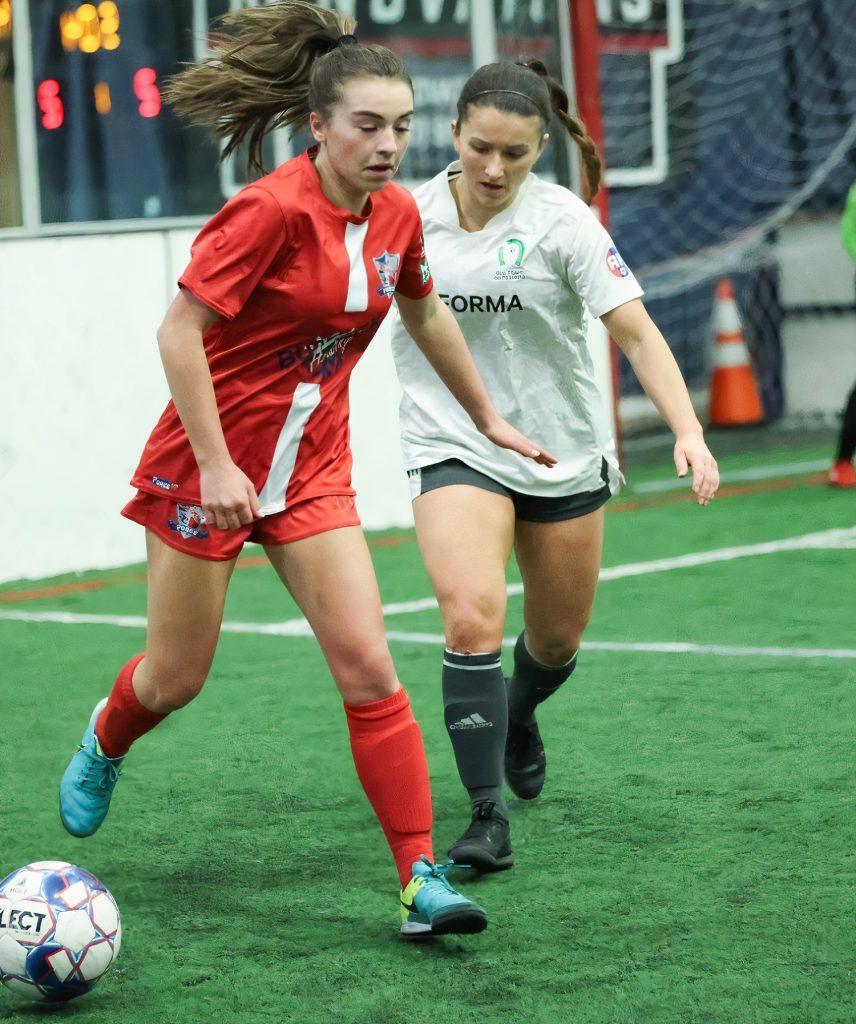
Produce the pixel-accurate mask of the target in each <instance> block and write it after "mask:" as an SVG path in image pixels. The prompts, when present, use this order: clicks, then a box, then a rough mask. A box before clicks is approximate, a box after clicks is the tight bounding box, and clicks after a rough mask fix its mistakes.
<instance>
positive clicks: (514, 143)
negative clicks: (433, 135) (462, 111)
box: [452, 106, 549, 213]
mask: <svg viewBox="0 0 856 1024" xmlns="http://www.w3.org/2000/svg"><path fill="white" fill-rule="evenodd" d="M541 125H542V122H541V118H540V117H539V116H538V115H537V114H533V115H532V116H531V117H523V116H522V115H520V114H509V113H506V112H504V111H501V110H497V109H496V108H495V107H472V106H471V107H469V108H468V112H467V119H466V121H463V122H462V123H461V124H460V126H457V125H456V122H454V121H453V122H452V141H453V143H454V146H455V149H456V150H457V151H458V155H459V156H460V159H461V170H462V174H461V177H460V178H458V179H457V180H458V188H459V189H460V187H461V185H463V187H464V189H465V190H466V193H467V197H468V198H469V199H470V200H471V201H474V202H475V203H476V204H477V205H479V206H481V207H484V208H486V209H487V210H490V211H491V212H492V213H499V211H500V210H503V209H505V207H506V206H509V205H510V204H511V203H512V202H514V197H515V196H516V195H517V192H518V189H519V188H520V186H521V184H522V183H523V181H524V180H525V178H526V175H527V174H529V172H530V171H531V170H532V168H533V167H534V165H535V162H536V161H537V159H538V157H539V156H540V155H541V153H542V152H543V151H544V145H545V143H546V141H547V139H548V138H549V136H548V135H547V134H546V133H545V132H543V131H542V127H541ZM456 127H459V129H460V130H459V131H457V132H456V131H455V129H456Z"/></svg>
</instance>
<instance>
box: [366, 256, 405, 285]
mask: <svg viewBox="0 0 856 1024" xmlns="http://www.w3.org/2000/svg"><path fill="white" fill-rule="evenodd" d="M372 263H374V265H375V270H376V271H377V276H378V277H379V278H380V288H378V290H377V293H378V295H386V296H390V295H392V293H393V292H394V291H395V282H396V280H397V279H398V268H399V267H400V266H401V256H400V255H399V254H398V253H397V252H387V251H386V249H384V251H383V252H382V253H381V254H380V256H372Z"/></svg>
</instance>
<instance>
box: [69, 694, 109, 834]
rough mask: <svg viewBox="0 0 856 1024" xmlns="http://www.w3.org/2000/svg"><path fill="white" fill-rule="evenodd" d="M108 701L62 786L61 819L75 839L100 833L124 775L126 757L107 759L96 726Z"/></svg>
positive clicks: (88, 729)
mask: <svg viewBox="0 0 856 1024" xmlns="http://www.w3.org/2000/svg"><path fill="white" fill-rule="evenodd" d="M106 703H107V698H106V697H105V698H104V700H102V701H99V703H98V704H97V705H96V706H95V710H94V711H93V712H92V716H91V718H90V719H89V725H88V726H87V727H86V732H85V733H84V734H83V739H82V740H81V741H80V747H79V748H78V750H77V753H76V754H75V755H74V757H73V758H72V759H71V761H70V763H69V765H68V768H66V770H65V775H63V777H62V782H61V783H60V784H59V816H60V818H62V823H63V825H64V826H65V828H66V831H67V832H70V833H71V834H72V835H73V836H80V837H81V838H82V837H83V836H91V835H92V833H93V832H97V831H98V828H99V826H100V825H101V822H102V821H104V819H105V818H106V817H107V812H108V811H109V810H110V798H111V797H112V796H113V790H114V789H115V787H116V783H117V782H118V781H119V776H120V775H121V774H122V773H121V772H120V771H119V767H120V765H121V764H122V762H123V761H124V760H125V759H124V757H114V758H110V757H106V756H105V755H104V754H102V753H101V748H100V747H99V745H98V740H97V739H96V738H95V723H96V721H97V720H98V716H99V715H100V714H101V711H102V710H103V708H104V706H105V705H106Z"/></svg>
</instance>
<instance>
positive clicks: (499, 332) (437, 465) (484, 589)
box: [393, 60, 719, 871]
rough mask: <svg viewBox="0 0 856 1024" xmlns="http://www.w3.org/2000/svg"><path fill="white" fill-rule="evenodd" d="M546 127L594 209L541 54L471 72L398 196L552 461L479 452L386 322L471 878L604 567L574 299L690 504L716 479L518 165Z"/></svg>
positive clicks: (685, 407)
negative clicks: (671, 462) (429, 152)
mask: <svg viewBox="0 0 856 1024" xmlns="http://www.w3.org/2000/svg"><path fill="white" fill-rule="evenodd" d="M551 121H552V122H555V123H557V124H558V125H559V126H560V127H561V128H562V129H564V130H565V131H567V132H568V134H569V135H570V136H571V138H572V139H573V140H574V142H575V143H576V145H577V147H578V148H579V151H580V155H581V159H582V164H583V167H584V170H585V186H586V187H585V191H586V193H587V198H588V200H589V201H590V200H591V198H592V197H593V196H594V195H595V193H596V192H597V189H598V186H599V184H600V176H601V166H600V159H599V157H598V154H597V151H596V148H595V145H594V143H593V141H592V139H591V138H590V137H589V135H588V133H587V132H586V129H585V126H584V125H583V123H582V121H580V119H579V118H578V117H577V116H576V115H575V114H574V113H572V111H571V110H570V105H569V102H568V96H567V93H566V92H565V90H564V88H563V87H562V85H561V83H560V82H558V81H557V80H556V79H554V78H552V77H551V76H550V75H549V74H548V72H547V69H546V67H545V66H544V65H543V64H542V63H541V62H540V61H537V60H527V61H521V62H517V63H509V62H501V63H496V64H489V65H486V66H485V67H482V68H479V69H478V70H477V71H476V72H475V73H474V74H473V75H472V76H471V77H470V78H469V80H468V81H467V82H466V83H465V84H464V87H463V89H462V91H461V94H460V98H459V100H458V105H457V117H456V119H455V120H454V121H453V122H452V141H453V144H454V146H455V149H456V150H457V152H458V155H459V160H457V161H455V162H454V163H452V164H451V165H450V166H449V167H447V168H446V169H445V170H444V171H442V172H441V173H440V174H438V175H437V176H436V177H435V178H433V179H432V180H431V181H429V182H427V183H426V184H425V185H422V186H420V187H419V188H418V189H417V190H416V191H415V192H414V196H415V198H416V201H417V203H418V205H419V209H420V212H421V214H422V219H423V223H424V227H425V246H426V252H427V255H428V259H429V262H430V264H431V267H432V269H433V272H434V279H435V282H436V284H437V288H438V290H439V291H440V293H441V295H442V296H443V297H444V298H445V299H446V301H447V302H448V304H449V305H450V306H451V309H452V311H453V312H454V314H455V316H456V318H457V320H458V322H459V324H460V326H461V329H462V330H463V333H464V336H465V337H466V339H467V343H468V345H469V347H470V351H471V352H472V355H473V358H474V359H475V362H476V365H477V366H478V368H479V371H480V373H481V374H482V377H483V378H484V380H485V382H486V383H487V385H488V388H489V390H490V393H491V396H492V398H493V400H494V401H495V402H496V404H497V407H498V409H499V411H500V413H501V414H502V415H503V416H504V417H506V418H507V419H508V421H509V422H511V423H513V424H514V425H515V426H517V427H518V428H519V429H520V430H523V431H526V432H532V433H534V434H536V435H537V436H538V437H543V438H545V439H546V443H547V444H548V446H549V448H550V449H551V451H553V452H554V454H555V455H556V457H557V459H558V463H557V464H556V465H555V466H554V467H552V468H547V467H544V466H540V465H536V464H534V463H532V462H523V461H522V460H520V459H519V458H516V457H514V456H508V457H507V456H506V453H504V452H501V451H499V450H496V449H491V447H490V446H488V445H485V444H484V442H483V440H482V439H481V438H480V437H479V436H478V434H477V432H475V431H474V430H472V428H471V426H470V424H469V423H468V422H467V420H466V417H464V416H462V415H461V414H460V413H459V411H458V410H457V409H455V408H454V405H453V403H451V402H450V401H448V399H447V397H446V396H445V395H444V394H443V392H442V389H441V388H440V387H439V386H438V385H437V383H436V381H435V380H434V379H433V378H432V375H431V373H430V369H429V367H428V365H427V364H426V362H425V360H424V359H423V358H422V356H421V355H420V354H419V353H418V352H416V351H414V350H413V346H412V345H409V344H408V343H407V337H406V334H405V332H404V330H403V328H402V325H401V324H398V325H396V327H395V328H394V333H393V351H394V354H395V359H396V365H397V369H398V375H399V378H400V380H401V384H402V387H403V392H404V394H403V399H402V403H401V428H402V444H403V449H404V462H405V468H406V469H407V472H408V477H409V480H410V484H411V491H412V495H413V499H414V501H413V509H414V516H415V520H416V531H417V536H418V539H419V545H420V548H421V551H422V555H423V558H424V561H425V564H426V566H427V569H428V573H429V575H430V577H431V581H432V584H433V587H434V590H435V593H436V595H437V599H438V602H439V605H440V610H441V612H442V615H443V624H444V630H445V641H446V649H445V651H444V654H443V667H442V692H443V703H444V711H445V721H446V726H447V729H448V733H449V738H450V740H451V743H452V748H453V751H454V755H455V760H456V762H457V768H458V773H459V775H460V777H461V781H462V783H463V785H464V787H465V789H466V790H467V793H468V795H469V799H470V809H471V814H472V818H471V822H470V825H469V827H468V828H467V829H466V831H465V832H464V833H463V835H462V836H461V837H460V839H458V840H457V841H456V842H455V843H454V844H453V845H452V847H451V849H450V850H449V856H450V857H451V858H452V860H453V861H456V862H459V863H466V864H470V865H473V866H475V867H477V868H480V869H481V870H484V871H495V870H499V869H502V868H508V867H511V865H512V863H513V854H512V849H511V833H510V827H509V821H508V816H509V815H508V804H507V802H506V799H505V796H504V793H503V775H505V778H506V780H507V782H508V784H509V786H510V788H511V790H512V792H513V793H514V794H515V795H516V796H518V797H519V798H521V799H524V800H531V799H533V798H534V797H536V796H537V795H538V794H539V793H540V792H541V788H542V786H543V785H544V781H545V777H546V755H545V753H544V747H543V743H542V741H541V736H540V732H539V729H538V725H537V722H536V719H535V709H536V707H537V706H538V705H539V704H540V703H542V702H543V701H545V700H546V699H547V698H549V697H551V696H552V695H553V694H555V693H556V691H558V690H559V688H560V687H561V686H562V685H563V684H564V683H565V682H566V680H567V679H568V678H569V676H570V675H571V673H572V672H573V671H574V669H575V668H576V665H577V652H578V650H579V647H580V641H581V638H582V634H583V631H584V629H585V626H586V624H587V622H588V619H589V615H590V612H591V608H592V603H593V601H594V595H595V587H596V584H597V578H598V572H599V570H600V561H601V550H602V541H603V521H604V508H603V506H604V504H605V503H606V501H607V500H608V499H609V497H610V496H611V494H613V493H614V492H615V490H616V489H617V487H618V485H619V482H620V480H621V474H620V472H619V468H618V462H617V459H616V451H615V444H614V440H613V438H612V436H611V433H610V432H609V431H608V430H607V429H606V427H605V426H604V422H605V417H603V416H601V415H600V412H601V409H602V406H603V403H604V402H607V401H609V400H610V396H606V395H601V394H599V392H598V388H597V384H596V382H595V377H594V373H593V367H592V361H591V358H590V356H589V353H588V349H587V345H586V327H585V317H586V310H587V311H588V313H589V314H591V315H592V316H596V317H600V318H601V319H602V320H603V323H604V324H605V326H606V328H607V330H608V331H609V333H610V334H611V335H612V337H613V338H615V340H616V342H617V343H618V345H619V346H620V347H621V349H622V350H623V351H624V353H625V354H626V355H627V357H628V359H629V360H630V362H631V364H632V365H633V368H634V370H635V371H636V374H637V376H638V377H639V380H640V381H641V383H642V385H643V387H644V388H645V390H646V391H647V392H648V394H649V395H650V396H651V398H652V399H653V401H654V403H655V405H656V406H657V408H658V409H659V410H660V412H661V414H662V415H663V417H664V419H665V420H666V422H667V423H668V425H669V426H670V427H671V429H672V430H673V432H674V433H675V436H676V443H675V448H674V459H675V466H676V469H677V472H678V474H679V475H680V476H683V475H685V474H686V473H687V472H688V471H689V468H690V467H691V469H692V488H693V491H694V492H695V494H696V497H697V500H698V502H699V504H701V505H706V504H708V503H709V502H710V500H711V499H712V498H713V496H714V493H715V492H716V489H717V486H718V482H719V477H718V472H717V467H716V462H715V461H714V459H713V457H712V456H711V454H710V452H709V451H708V448H707V445H706V444H705V442H704V437H703V434H702V428H701V426H700V425H699V422H698V420H697V419H696V416H695V413H694V412H693V407H692V405H691V403H690V399H689V395H688V394H687V389H686V386H685V384H684V381H683V378H682V376H681V373H680V371H679V369H678V366H677V364H676V363H675V360H674V358H673V357H672V354H671V352H670V350H669V348H668V346H667V344H666V342H665V340H664V339H663V336H662V335H661V334H660V332H659V330H658V329H657V327H656V326H655V325H654V323H653V322H652V321H651V319H650V317H649V316H648V314H647V312H646V311H645V307H644V306H643V304H642V302H641V300H640V296H641V294H642V290H641V289H640V287H639V286H638V284H637V283H636V280H635V278H634V277H633V274H632V273H631V272H630V270H629V268H628V267H627V265H626V264H625V263H624V261H623V260H622V258H621V256H620V254H619V252H618V249H617V248H616V247H615V245H614V243H613V241H612V239H611V238H610V237H609V235H608V234H607V232H606V231H605V230H604V229H603V227H602V226H601V225H600V223H599V221H598V220H597V218H596V217H595V216H594V214H593V213H592V212H591V210H590V209H589V207H588V205H587V203H586V202H584V201H582V200H581V199H579V198H578V197H577V196H575V195H573V194H572V193H571V192H570V191H568V190H567V189H566V188H563V187H562V186H560V185H556V184H552V183H549V182H546V181H544V180H542V179H540V178H538V177H537V176H536V175H535V174H534V173H533V168H534V166H535V164H536V163H537V161H538V158H539V157H540V156H541V154H542V152H543V151H544V147H545V145H546V143H547V140H548V138H549V136H548V134H547V128H548V125H550V123H551ZM512 551H514V553H515V554H516V558H517V562H518V565H519V567H520V572H521V575H522V577H523V587H524V605H523V627H524V628H523V630H522V631H521V632H520V634H519V636H518V638H517V642H516V645H515V648H514V669H513V673H512V676H511V678H510V679H509V680H507V681H506V679H505V678H504V676H503V671H502V666H501V661H500V648H501V644H502V640H503V631H504V626H505V615H506V583H505V566H506V563H507V561H508V559H509V558H510V556H511V553H512Z"/></svg>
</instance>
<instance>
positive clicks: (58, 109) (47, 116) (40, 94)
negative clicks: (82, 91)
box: [36, 78, 65, 131]
mask: <svg viewBox="0 0 856 1024" xmlns="http://www.w3.org/2000/svg"><path fill="white" fill-rule="evenodd" d="M36 99H37V100H38V103H39V110H41V112H42V128H46V129H47V130H48V131H53V130H54V129H56V128H61V127H62V125H63V122H64V121H65V108H64V107H63V105H62V100H61V99H60V95H59V82H58V81H57V80H56V79H55V78H46V79H45V80H44V81H43V82H39V86H38V88H37V89H36Z"/></svg>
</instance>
